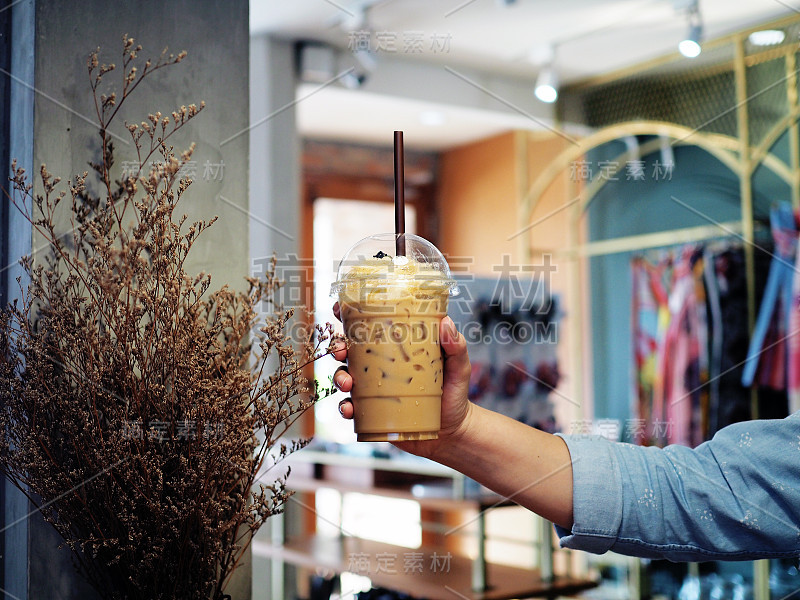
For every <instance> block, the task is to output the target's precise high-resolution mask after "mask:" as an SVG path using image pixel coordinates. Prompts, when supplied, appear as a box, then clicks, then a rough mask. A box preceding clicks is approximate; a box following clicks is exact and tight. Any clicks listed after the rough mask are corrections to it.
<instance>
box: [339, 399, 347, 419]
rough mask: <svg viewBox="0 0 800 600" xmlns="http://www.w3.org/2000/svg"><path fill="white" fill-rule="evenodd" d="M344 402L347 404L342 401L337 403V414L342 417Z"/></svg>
mask: <svg viewBox="0 0 800 600" xmlns="http://www.w3.org/2000/svg"><path fill="white" fill-rule="evenodd" d="M345 402H347V400H342V401H340V402H339V414H340V415H342V416H344V410H343V409H344V403H345Z"/></svg>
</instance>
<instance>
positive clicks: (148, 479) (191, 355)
mask: <svg viewBox="0 0 800 600" xmlns="http://www.w3.org/2000/svg"><path fill="white" fill-rule="evenodd" d="M140 51H141V47H140V46H139V45H136V44H135V42H134V40H133V39H132V38H129V37H128V36H127V35H126V36H124V38H123V52H122V62H121V64H122V69H121V70H122V76H121V79H122V81H121V86H120V87H121V92H120V93H119V95H117V93H116V92H115V91H113V90H107V91H101V88H104V87H105V81H106V80H105V77H106V76H107V75H109V74H110V73H113V72H114V71H115V66H114V65H113V64H108V65H106V64H101V63H100V60H99V53H98V51H95V52H92V53H91V54H90V55H89V59H88V61H87V69H88V74H89V78H90V87H91V90H92V94H93V97H94V102H95V111H96V116H97V122H98V125H99V134H100V159H99V161H98V162H96V163H90V164H91V176H90V172H84V173H82V174H78V175H76V176H74V177H73V178H72V179H71V180H70V181H68V182H67V184H66V189H61V188H62V187H63V186H60V179H59V178H58V177H54V176H53V175H52V174H51V173H49V172H48V170H47V168H46V167H45V166H42V168H41V170H40V173H39V178H40V181H41V185H42V193H41V194H36V193H34V191H33V185H32V184H31V183H30V180H29V177H28V175H27V174H26V173H25V171H24V170H23V169H21V168H18V167H17V165H16V163H14V164H13V165H12V168H13V173H12V177H11V178H10V180H11V186H12V189H11V191H10V192H9V193H8V194H7V195H8V197H9V198H10V200H11V202H12V203H13V204H14V206H16V207H17V208H18V209H19V210H20V211H21V212H22V214H24V215H26V216H27V217H28V218H29V220H30V223H31V226H32V227H33V228H34V230H35V231H36V232H37V234H38V235H40V236H41V237H42V238H44V239H45V240H47V241H48V242H49V244H50V252H49V253H48V254H47V255H46V256H45V257H44V258H43V259H38V258H37V259H36V260H34V257H26V258H25V259H23V261H22V264H23V267H24V268H25V270H26V272H27V273H28V275H29V277H30V283H29V284H28V286H27V289H24V290H22V292H23V295H22V301H21V302H18V303H15V304H13V305H11V306H9V307H8V308H7V309H5V310H3V311H2V312H1V313H0V331H1V332H2V335H0V378H1V379H2V386H0V430H2V431H3V432H4V435H3V436H2V437H1V438H0V469H1V470H2V471H3V473H4V474H5V475H6V476H7V477H9V479H10V480H11V481H12V482H13V483H14V484H15V485H16V486H17V487H19V488H20V489H21V490H22V491H23V493H25V494H26V495H27V496H28V498H29V499H30V501H31V502H32V503H33V504H34V505H35V506H37V507H38V508H39V509H40V511H41V513H42V514H43V515H44V517H45V519H46V520H48V521H49V522H50V523H51V524H52V525H53V526H54V527H55V528H56V530H57V531H58V532H59V533H60V534H61V536H62V538H63V539H64V542H65V545H66V546H68V547H69V548H70V549H71V550H72V551H73V553H74V556H75V561H76V567H77V568H78V570H79V572H80V573H81V574H82V575H83V576H84V577H85V578H86V580H87V581H89V583H90V584H91V585H92V586H93V587H94V588H95V589H97V591H98V593H99V594H100V596H101V597H103V598H107V599H113V600H123V599H124V600H154V599H161V598H163V599H167V598H169V599H185V600H189V599H191V600H197V599H198V598H208V599H210V600H217V599H218V598H219V597H220V596H221V594H222V591H223V590H224V586H225V584H226V583H227V582H228V581H229V578H230V575H231V573H232V572H233V571H234V570H235V569H236V567H237V566H238V565H239V564H240V561H241V558H242V556H243V553H244V551H245V550H246V548H247V545H248V544H249V542H250V539H251V537H252V535H253V533H255V532H256V531H257V530H258V528H259V527H260V526H261V525H262V524H263V523H264V522H265V521H266V519H267V518H269V517H270V516H272V515H274V514H277V513H279V512H281V511H282V509H283V506H284V503H285V502H286V500H287V498H288V497H289V492H288V491H287V490H286V488H285V481H286V476H287V475H288V470H287V472H286V473H285V474H282V475H278V476H277V477H275V478H274V479H272V480H271V481H269V482H267V483H263V482H261V481H260V480H261V478H263V477H264V476H265V475H266V474H267V473H268V472H270V471H271V470H272V469H273V468H274V467H275V466H276V465H278V464H280V462H281V461H282V460H283V459H284V458H285V457H286V456H288V455H289V454H291V453H292V452H294V451H296V450H299V449H300V448H302V447H303V446H304V445H305V444H306V443H307V440H290V441H281V440H282V439H283V438H284V436H285V435H286V433H287V431H288V430H289V428H290V426H291V424H292V423H293V422H294V421H295V420H296V419H297V418H298V417H299V416H300V415H302V414H303V412H304V411H305V410H306V409H307V408H309V407H310V406H312V405H313V404H314V402H315V401H316V400H317V399H318V398H320V397H321V396H323V395H325V394H326V393H327V391H328V390H323V389H319V387H318V386H317V385H316V383H315V384H314V385H310V384H309V382H308V381H306V379H305V378H304V377H303V370H304V369H305V368H306V367H307V366H308V365H309V364H311V363H312V362H313V361H314V360H316V359H318V358H319V357H321V356H324V355H325V354H327V353H330V352H331V346H332V343H333V337H334V336H333V333H332V329H331V327H330V326H329V325H328V326H326V327H316V328H310V329H308V330H307V331H306V332H305V335H303V336H302V337H301V339H299V340H293V339H291V338H290V336H288V335H287V333H286V332H287V329H289V327H290V325H292V320H293V319H294V318H296V317H295V316H294V314H295V313H294V309H293V308H287V307H284V306H282V305H281V303H280V302H279V301H278V300H277V296H278V292H279V290H280V288H281V286H282V282H281V281H280V280H279V279H278V277H277V276H276V268H275V267H276V263H275V261H274V260H273V262H272V264H271V266H270V267H269V268H268V269H267V273H266V274H265V276H264V277H263V278H262V279H255V278H247V280H246V281H247V288H248V289H247V291H246V292H237V291H233V290H231V289H229V288H228V287H222V288H221V289H218V290H212V289H211V278H210V276H208V275H206V274H203V273H201V274H199V275H196V276H190V275H189V274H187V273H186V271H185V266H184V265H185V262H186V259H187V257H188V255H189V253H190V251H191V249H192V247H193V245H194V243H195V242H196V241H197V239H198V238H199V236H200V235H201V234H202V233H203V232H204V231H205V230H206V229H208V228H209V227H210V226H212V225H213V223H214V220H215V219H211V220H208V221H197V222H194V223H191V224H188V223H187V220H186V216H185V215H184V216H180V217H178V216H177V214H176V210H177V205H178V203H179V202H180V200H181V199H182V198H183V196H184V194H185V193H186V191H187V190H188V189H189V187H190V185H191V181H190V180H189V179H186V178H184V177H181V173H180V171H181V167H182V166H183V165H184V164H185V163H186V162H187V161H189V160H190V158H191V156H192V152H193V147H190V148H188V149H187V150H185V151H183V152H181V153H180V154H179V155H176V154H175V152H174V150H173V148H172V146H170V145H169V143H168V141H169V139H170V137H171V136H172V135H174V134H175V133H176V132H177V131H179V130H180V129H181V128H183V126H184V125H186V123H188V122H189V121H190V120H191V119H193V118H194V117H196V116H197V115H198V114H199V113H200V111H202V109H203V104H202V103H201V104H200V105H199V106H195V105H189V106H182V107H180V108H179V109H176V110H175V111H173V112H171V114H170V115H167V116H165V115H162V114H161V113H160V112H155V113H152V114H150V115H148V116H147V118H146V119H145V120H142V121H141V122H140V123H138V124H137V123H126V128H127V130H128V132H129V135H130V136H131V140H132V141H133V144H134V147H135V148H136V153H137V161H138V169H137V170H136V171H135V172H134V173H129V174H128V176H124V177H123V178H122V179H119V180H114V179H113V178H112V169H113V165H114V148H113V145H112V143H111V138H110V136H109V133H108V132H109V127H110V125H111V124H112V122H114V121H115V119H117V118H119V115H120V114H121V113H120V109H121V107H122V106H123V104H125V101H126V100H127V98H128V97H129V96H130V95H131V94H132V93H133V92H134V91H135V90H136V89H137V87H138V86H139V84H140V83H141V81H142V80H143V79H144V78H145V77H149V76H151V75H152V74H153V73H155V72H156V71H158V70H160V69H162V68H165V67H168V66H172V65H175V64H177V63H179V62H181V60H183V58H184V57H185V53H180V54H178V55H172V54H167V52H166V50H165V51H164V52H163V53H162V54H161V57H160V58H159V59H158V60H157V61H155V62H153V61H150V60H148V61H146V62H145V63H144V65H143V66H142V67H141V69H139V68H138V67H137V62H138V56H137V55H138V53H139V52H140ZM154 157H157V160H156V161H155V163H154V164H152V165H151V166H149V167H148V166H147V165H148V164H149V163H150V162H151V160H152V159H153V158H154ZM93 189H98V190H99V192H95V191H92V190H93ZM67 197H69V200H70V201H69V202H64V203H63V204H61V202H62V200H64V199H65V198H67ZM59 223H68V224H69V229H68V230H67V231H66V232H61V231H60V228H59V225H58V224H59ZM259 307H264V309H265V312H264V313H263V314H261V313H260V312H259V310H258V309H259ZM292 331H296V329H294V328H292ZM268 458H269V460H270V464H269V465H268V466H267V460H268ZM256 484H258V485H256Z"/></svg>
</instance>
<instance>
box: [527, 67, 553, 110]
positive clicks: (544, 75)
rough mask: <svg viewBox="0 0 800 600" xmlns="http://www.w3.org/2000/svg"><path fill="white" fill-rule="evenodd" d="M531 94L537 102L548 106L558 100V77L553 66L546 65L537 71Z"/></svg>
mask: <svg viewBox="0 0 800 600" xmlns="http://www.w3.org/2000/svg"><path fill="white" fill-rule="evenodd" d="M533 93H534V94H535V95H536V97H537V98H538V99H539V100H541V101H542V102H547V103H548V104H552V103H553V102H555V101H556V100H557V99H558V75H557V74H556V71H555V69H554V68H553V65H546V66H545V67H544V68H543V69H542V70H541V71H539V76H538V77H537V78H536V88H535V89H534V91H533Z"/></svg>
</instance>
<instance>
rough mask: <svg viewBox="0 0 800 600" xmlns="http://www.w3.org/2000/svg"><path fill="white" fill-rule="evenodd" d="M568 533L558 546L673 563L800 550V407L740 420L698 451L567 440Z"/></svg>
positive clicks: (779, 554) (792, 553) (791, 554)
mask: <svg viewBox="0 0 800 600" xmlns="http://www.w3.org/2000/svg"><path fill="white" fill-rule="evenodd" d="M561 437H563V439H564V441H565V442H566V443H567V446H568V447H569V452H570V456H571V458H572V473H573V475H572V477H573V487H574V490H573V514H574V524H573V526H572V531H566V530H564V529H562V528H560V527H557V528H556V530H557V532H558V534H559V536H560V537H561V546H563V547H565V548H574V549H578V550H586V551H588V552H594V553H598V554H600V553H603V552H606V551H607V550H611V551H613V552H618V553H620V554H628V555H632V556H639V557H643V558H666V559H669V560H674V561H706V560H751V559H757V558H775V557H795V556H800V412H798V413H795V414H793V415H792V416H790V417H787V418H786V419H779V420H757V421H746V422H742V423H736V424H734V425H731V426H729V427H726V428H724V429H722V430H720V431H719V432H718V433H717V434H716V435H715V436H714V438H713V439H712V440H710V441H708V442H705V443H704V444H702V445H700V446H698V447H697V448H694V449H692V448H687V447H685V446H667V447H666V448H663V449H660V448H653V447H642V446H635V445H632V444H622V443H614V442H609V441H606V440H603V439H598V438H587V437H580V436H561Z"/></svg>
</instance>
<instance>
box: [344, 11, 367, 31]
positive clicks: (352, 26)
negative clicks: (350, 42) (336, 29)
mask: <svg viewBox="0 0 800 600" xmlns="http://www.w3.org/2000/svg"><path fill="white" fill-rule="evenodd" d="M343 10H344V9H343ZM345 12H346V15H345V16H344V17H343V18H342V20H341V21H340V23H339V24H340V26H341V28H342V30H344V31H346V32H350V31H358V30H360V29H363V28H364V26H365V25H366V24H367V10H366V8H365V7H363V6H356V7H353V8H352V10H345Z"/></svg>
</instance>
